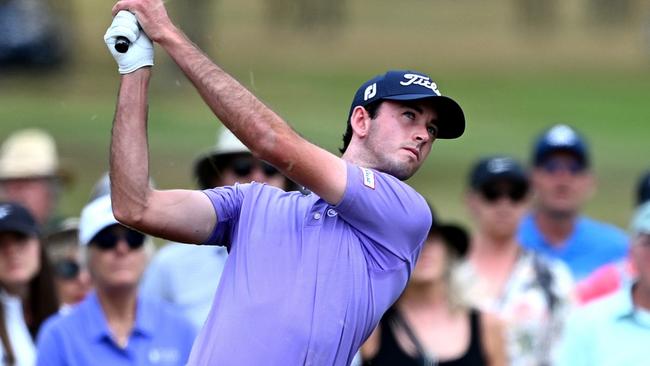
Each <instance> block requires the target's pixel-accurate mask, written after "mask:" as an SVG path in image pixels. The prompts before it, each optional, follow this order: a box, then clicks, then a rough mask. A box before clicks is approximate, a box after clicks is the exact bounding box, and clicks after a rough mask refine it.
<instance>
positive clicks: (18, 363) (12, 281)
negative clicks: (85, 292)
mask: <svg viewBox="0 0 650 366" xmlns="http://www.w3.org/2000/svg"><path fill="white" fill-rule="evenodd" d="M58 306H59V304H58V301H57V299H56V292H55V291H54V284H53V283H52V273H51V270H50V267H49V265H48V262H47V258H46V256H45V251H44V250H43V245H41V241H40V239H39V230H38V224H37V223H36V220H35V218H34V216H33V215H32V214H31V213H30V212H29V211H28V210H27V209H26V208H25V207H23V206H21V205H19V204H17V203H8V202H2V203H0V344H1V347H0V360H1V363H2V365H15V366H22V365H33V364H34V361H35V359H36V354H35V347H34V338H35V337H36V334H37V333H38V331H39V329H40V328H41V324H42V323H43V322H44V321H45V319H46V318H47V317H49V316H50V315H52V314H54V313H56V311H57V309H58Z"/></svg>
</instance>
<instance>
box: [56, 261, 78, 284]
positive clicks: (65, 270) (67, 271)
mask: <svg viewBox="0 0 650 366" xmlns="http://www.w3.org/2000/svg"><path fill="white" fill-rule="evenodd" d="M54 271H55V273H56V275H57V276H59V277H61V278H62V279H64V280H71V279H74V278H77V276H79V272H81V266H80V265H79V263H77V262H75V261H73V260H71V259H62V260H60V261H58V262H56V263H54Z"/></svg>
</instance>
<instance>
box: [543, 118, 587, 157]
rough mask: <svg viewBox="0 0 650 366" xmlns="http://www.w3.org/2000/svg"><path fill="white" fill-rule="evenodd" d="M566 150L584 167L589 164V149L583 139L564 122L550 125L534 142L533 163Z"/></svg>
mask: <svg viewBox="0 0 650 366" xmlns="http://www.w3.org/2000/svg"><path fill="white" fill-rule="evenodd" d="M557 151H566V152H568V153H570V154H573V155H574V156H575V157H576V158H577V159H578V161H579V162H580V164H582V165H583V166H584V167H588V166H589V149H588V147H587V142H586V141H585V139H584V138H583V137H582V136H581V135H580V134H579V133H578V132H577V131H576V130H575V129H574V128H572V127H569V126H567V125H564V124H558V125H555V126H552V127H551V128H549V129H548V130H546V131H544V132H543V133H542V134H541V135H540V136H539V137H538V138H537V141H536V142H535V147H534V149H533V156H532V160H533V165H535V166H540V165H541V164H543V163H544V161H546V158H548V156H549V155H550V154H552V153H554V152H557Z"/></svg>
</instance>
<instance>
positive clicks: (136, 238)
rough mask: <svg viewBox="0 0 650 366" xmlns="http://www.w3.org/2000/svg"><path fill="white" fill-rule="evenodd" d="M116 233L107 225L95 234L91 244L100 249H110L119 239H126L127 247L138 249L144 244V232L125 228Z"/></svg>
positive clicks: (115, 245)
mask: <svg viewBox="0 0 650 366" xmlns="http://www.w3.org/2000/svg"><path fill="white" fill-rule="evenodd" d="M120 234H121V235H118V234H116V233H115V232H114V229H113V228H112V227H107V228H106V229H104V230H102V231H100V232H99V233H97V235H95V237H94V238H93V239H92V240H91V242H90V243H91V244H93V245H95V246H96V247H97V248H99V249H101V250H111V249H115V247H117V242H118V241H119V240H120V239H121V240H124V241H126V243H127V244H128V245H129V249H131V250H133V249H140V248H141V247H142V245H143V244H144V239H145V237H144V234H142V233H139V232H137V231H135V230H130V229H128V230H126V231H123V232H121V233H120Z"/></svg>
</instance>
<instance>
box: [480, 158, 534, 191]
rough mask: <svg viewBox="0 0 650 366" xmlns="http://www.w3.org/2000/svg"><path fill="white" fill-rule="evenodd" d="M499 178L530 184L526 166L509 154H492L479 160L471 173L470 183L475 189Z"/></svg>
mask: <svg viewBox="0 0 650 366" xmlns="http://www.w3.org/2000/svg"><path fill="white" fill-rule="evenodd" d="M498 180H507V181H511V182H517V183H522V184H524V185H526V186H528V174H527V173H526V170H525V169H524V167H523V166H522V165H521V164H520V163H519V162H518V161H517V160H515V159H513V158H511V157H508V156H492V157H487V158H483V159H481V160H479V161H478V162H477V163H476V164H475V165H474V167H473V168H472V170H471V172H470V175H469V184H470V186H471V187H472V188H474V189H480V188H482V187H484V186H485V185H487V184H489V183H492V182H496V181H498Z"/></svg>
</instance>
